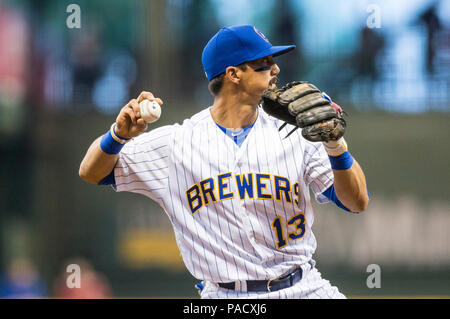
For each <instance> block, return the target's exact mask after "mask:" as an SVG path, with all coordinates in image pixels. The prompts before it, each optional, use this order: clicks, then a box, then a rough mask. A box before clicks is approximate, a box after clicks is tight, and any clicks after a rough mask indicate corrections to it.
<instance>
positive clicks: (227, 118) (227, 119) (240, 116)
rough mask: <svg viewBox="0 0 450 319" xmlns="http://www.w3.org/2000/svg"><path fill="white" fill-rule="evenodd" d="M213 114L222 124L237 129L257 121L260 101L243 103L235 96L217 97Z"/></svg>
mask: <svg viewBox="0 0 450 319" xmlns="http://www.w3.org/2000/svg"><path fill="white" fill-rule="evenodd" d="M211 116H212V118H213V120H214V121H215V122H216V123H217V124H219V125H220V126H222V127H225V128H228V129H230V130H234V131H237V130H240V129H243V128H245V127H247V126H250V125H252V124H253V123H254V122H255V121H256V119H257V117H258V103H256V104H255V103H245V102H244V103H243V102H242V101H240V99H238V98H236V97H234V96H227V97H226V98H223V97H216V98H215V99H214V105H213V106H212V108H211Z"/></svg>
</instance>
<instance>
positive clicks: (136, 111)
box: [128, 99, 141, 119]
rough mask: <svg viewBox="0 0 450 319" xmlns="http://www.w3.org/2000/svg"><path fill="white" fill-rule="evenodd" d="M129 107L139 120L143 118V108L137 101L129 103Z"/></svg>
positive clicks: (133, 100)
mask: <svg viewBox="0 0 450 319" xmlns="http://www.w3.org/2000/svg"><path fill="white" fill-rule="evenodd" d="M128 106H129V107H130V108H131V109H132V110H133V112H134V115H135V116H136V119H139V118H140V117H141V108H140V106H139V103H138V101H137V100H136V99H132V100H131V101H130V103H128Z"/></svg>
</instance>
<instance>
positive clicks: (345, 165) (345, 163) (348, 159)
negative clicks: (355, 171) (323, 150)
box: [328, 151, 354, 170]
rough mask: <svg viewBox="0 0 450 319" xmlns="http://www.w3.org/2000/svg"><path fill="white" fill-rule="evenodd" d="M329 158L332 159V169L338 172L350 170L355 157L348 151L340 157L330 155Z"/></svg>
mask: <svg viewBox="0 0 450 319" xmlns="http://www.w3.org/2000/svg"><path fill="white" fill-rule="evenodd" d="M328 158H329V159H330V163H331V168H332V169H336V170H345V169H349V168H350V167H352V165H353V161H354V159H353V156H352V154H350V152H349V151H346V152H345V153H343V154H341V155H339V156H330V155H328Z"/></svg>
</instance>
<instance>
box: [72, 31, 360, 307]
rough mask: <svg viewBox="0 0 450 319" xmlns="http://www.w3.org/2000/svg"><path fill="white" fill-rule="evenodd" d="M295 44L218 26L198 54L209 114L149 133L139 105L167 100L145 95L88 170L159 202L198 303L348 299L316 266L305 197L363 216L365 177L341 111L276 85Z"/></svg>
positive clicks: (301, 88)
mask: <svg viewBox="0 0 450 319" xmlns="http://www.w3.org/2000/svg"><path fill="white" fill-rule="evenodd" d="M294 48H295V45H288V46H273V45H272V44H271V43H270V42H269V40H268V39H267V38H266V37H265V36H264V35H263V34H262V33H261V32H260V31H259V30H258V29H257V28H256V27H254V26H250V25H241V26H232V27H228V28H222V29H220V30H219V31H218V32H217V33H216V34H215V35H214V36H213V37H212V38H211V39H210V41H209V42H208V43H207V44H206V46H205V48H204V50H203V54H202V63H203V67H204V71H205V73H206V76H207V78H208V80H209V85H208V88H209V90H210V91H211V93H212V94H213V96H214V104H213V105H212V106H210V107H207V108H205V109H203V110H202V111H200V112H199V113H197V114H195V115H193V116H192V117H191V118H190V119H186V120H184V122H183V123H182V124H181V125H180V124H174V125H168V126H163V127H159V128H155V129H152V130H150V131H148V132H146V129H147V123H146V122H145V121H144V120H143V118H142V117H141V113H140V102H142V101H144V100H145V99H147V100H149V101H156V102H157V103H158V104H160V105H162V104H163V102H162V100H161V99H160V98H157V97H155V96H154V95H153V94H152V93H150V92H142V93H141V94H140V95H139V97H138V98H137V99H133V100H131V101H130V102H129V103H128V104H127V105H125V106H124V107H123V108H122V109H121V110H120V113H119V114H118V116H117V118H116V122H115V123H114V124H113V125H112V127H111V129H110V130H108V132H107V133H106V134H104V135H103V136H101V137H99V138H97V139H96V140H95V141H94V142H93V143H92V145H91V146H90V148H89V149H88V151H87V154H86V155H85V157H84V159H83V161H82V163H81V166H80V171H79V174H80V176H81V178H82V179H84V180H85V181H88V182H91V183H94V184H100V185H108V184H109V185H112V186H113V187H114V189H115V190H116V191H118V192H122V191H128V192H135V193H140V194H142V195H144V196H147V197H148V198H150V199H152V200H154V201H156V202H158V203H159V204H160V205H161V207H162V208H163V209H164V211H165V212H166V213H167V216H168V217H169V219H170V221H171V224H172V226H173V230H174V233H175V238H176V241H177V244H178V247H179V249H180V252H181V255H182V257H183V261H184V263H185V265H186V267H187V269H188V270H189V272H190V273H191V274H192V275H193V276H194V277H195V278H197V279H198V280H199V281H200V282H201V284H200V285H199V287H200V288H201V292H200V295H201V297H202V298H345V296H344V295H343V294H341V293H340V292H339V291H338V289H337V288H336V287H334V286H332V285H331V284H330V283H329V281H327V280H325V279H323V278H322V277H321V274H320V273H319V271H318V270H317V269H316V268H315V261H314V260H313V259H312V256H313V253H314V251H315V249H316V240H315V237H314V235H313V232H312V229H311V227H312V225H313V221H314V215H313V210H312V207H311V202H310V189H311V190H312V192H313V193H314V196H315V198H316V199H317V201H318V202H320V203H325V202H328V201H333V202H334V203H336V204H337V205H338V206H339V207H341V208H343V209H345V210H346V211H349V212H361V211H363V210H365V209H366V206H367V204H368V201H369V197H368V193H367V189H366V182H365V177H364V174H363V172H362V170H361V168H360V166H359V165H358V163H357V162H356V160H354V158H353V157H352V155H351V154H350V153H349V151H348V148H347V144H346V142H345V140H344V139H343V134H344V131H345V121H344V119H343V117H342V110H341V109H340V108H339V107H338V106H337V105H336V104H334V103H333V102H331V100H330V99H329V97H328V96H326V95H325V94H323V93H322V92H320V91H319V90H318V89H317V88H316V87H315V86H313V85H311V84H309V83H307V82H293V83H290V84H289V85H286V86H284V87H283V88H281V89H278V88H277V75H278V74H279V72H280V69H279V67H278V66H277V64H276V63H275V61H274V58H275V57H277V56H279V55H282V54H285V53H288V52H289V51H291V50H293V49H294ZM261 106H262V107H261ZM298 127H300V128H301V130H295V129H296V128H298Z"/></svg>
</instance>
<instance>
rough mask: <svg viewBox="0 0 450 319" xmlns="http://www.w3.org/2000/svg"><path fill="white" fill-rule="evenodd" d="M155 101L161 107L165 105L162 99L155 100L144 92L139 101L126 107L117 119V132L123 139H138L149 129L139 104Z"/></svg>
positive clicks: (129, 103)
mask: <svg viewBox="0 0 450 319" xmlns="http://www.w3.org/2000/svg"><path fill="white" fill-rule="evenodd" d="M145 99H147V100H149V101H155V102H157V103H158V104H159V105H162V104H163V101H162V100H161V99H160V98H155V97H154V95H153V94H152V93H151V92H146V91H143V92H141V94H139V97H138V98H137V99H132V100H131V101H130V102H128V104H127V105H125V106H124V107H123V108H122V109H121V110H120V113H119V115H118V116H117V118H116V127H115V132H116V134H117V135H119V136H121V137H123V138H133V137H136V136H138V135H140V134H142V133H143V132H145V130H146V129H147V123H146V122H145V121H144V119H143V118H142V117H141V110H140V107H139V103H140V102H142V101H143V100H145Z"/></svg>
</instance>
